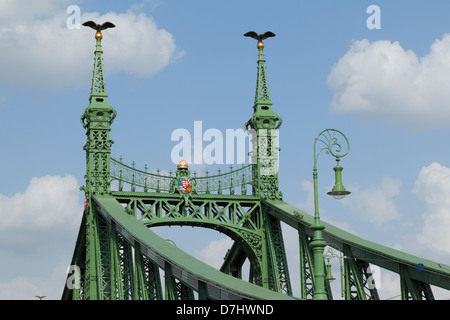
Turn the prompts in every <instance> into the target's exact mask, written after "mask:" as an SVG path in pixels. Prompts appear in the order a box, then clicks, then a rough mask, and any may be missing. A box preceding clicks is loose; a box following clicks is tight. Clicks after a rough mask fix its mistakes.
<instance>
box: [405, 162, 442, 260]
mask: <svg viewBox="0 0 450 320" xmlns="http://www.w3.org/2000/svg"><path fill="white" fill-rule="evenodd" d="M413 193H414V194H415V195H416V196H417V197H418V198H419V199H421V200H423V201H425V202H426V204H427V207H426V210H425V213H424V214H423V215H422V218H423V227H422V231H421V233H419V234H418V235H417V240H418V241H419V242H421V243H423V244H425V245H427V247H428V248H430V249H432V250H433V251H435V252H438V253H450V233H449V230H450V197H449V195H450V168H447V167H445V166H442V165H440V164H439V163H436V162H434V163H432V164H430V165H429V166H427V167H423V168H422V169H421V171H420V173H419V176H418V178H417V180H416V182H415V186H414V190H413Z"/></svg>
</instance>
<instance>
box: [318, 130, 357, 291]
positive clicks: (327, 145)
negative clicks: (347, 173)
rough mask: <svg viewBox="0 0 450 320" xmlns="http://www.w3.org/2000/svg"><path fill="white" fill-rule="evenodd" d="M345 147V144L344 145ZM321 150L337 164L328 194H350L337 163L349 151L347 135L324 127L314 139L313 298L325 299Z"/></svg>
mask: <svg viewBox="0 0 450 320" xmlns="http://www.w3.org/2000/svg"><path fill="white" fill-rule="evenodd" d="M338 137H341V138H344V141H345V142H346V148H345V149H343V148H342V145H341V144H340V142H339V140H338ZM317 142H321V143H323V144H324V146H323V147H322V148H321V149H320V150H318V149H317V146H316V144H317ZM344 147H345V146H344ZM322 151H325V153H327V154H331V155H332V156H334V157H335V158H336V162H337V165H336V166H335V167H334V168H333V169H334V171H335V184H334V187H333V189H332V190H331V191H330V192H328V194H329V195H331V196H333V197H335V198H336V199H342V198H343V197H345V196H346V195H348V194H350V192H349V191H347V190H345V188H344V186H343V185H342V169H343V168H342V167H341V166H340V165H339V161H340V159H341V158H343V157H344V156H346V155H347V154H348V153H349V151H350V144H349V143H348V140H347V137H346V136H345V135H344V134H343V133H342V132H340V131H338V130H336V129H326V130H323V131H321V132H320V133H319V134H318V135H317V137H316V139H315V140H314V168H313V182H314V223H313V225H312V226H311V229H312V230H314V237H313V241H311V244H310V245H311V248H312V251H313V255H314V280H315V281H314V296H313V299H314V300H327V298H328V297H327V294H326V292H325V268H324V255H323V252H324V248H325V246H326V245H327V243H326V242H325V240H323V237H322V230H323V229H325V226H324V225H322V223H321V222H320V215H319V196H318V187H317V160H318V158H319V155H320V154H321V152H322Z"/></svg>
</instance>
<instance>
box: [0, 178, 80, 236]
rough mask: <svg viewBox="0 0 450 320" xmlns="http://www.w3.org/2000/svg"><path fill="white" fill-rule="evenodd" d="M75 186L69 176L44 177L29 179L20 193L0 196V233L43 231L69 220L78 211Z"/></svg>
mask: <svg viewBox="0 0 450 320" xmlns="http://www.w3.org/2000/svg"><path fill="white" fill-rule="evenodd" d="M78 188H79V186H78V182H77V180H76V179H75V178H74V177H73V176H70V175H66V176H64V177H60V176H44V177H39V178H36V177H35V178H32V179H31V181H30V184H29V185H28V187H27V189H26V190H25V192H24V193H16V194H15V195H14V196H12V197H7V196H5V195H0V220H1V221H2V223H1V224H0V230H1V232H2V233H3V232H7V231H8V230H9V231H11V230H16V229H34V230H36V229H38V230H46V229H51V228H56V227H60V226H64V225H66V224H67V223H68V222H69V223H70V221H72V220H73V218H74V217H75V216H79V215H80V213H81V212H82V208H80V203H79V190H78ZM80 209H81V210H80Z"/></svg>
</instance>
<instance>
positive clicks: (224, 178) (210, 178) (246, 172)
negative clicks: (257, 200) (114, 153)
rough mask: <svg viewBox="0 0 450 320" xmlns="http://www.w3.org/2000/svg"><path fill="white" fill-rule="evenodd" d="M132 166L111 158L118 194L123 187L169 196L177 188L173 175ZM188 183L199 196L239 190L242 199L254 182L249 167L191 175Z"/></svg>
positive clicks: (230, 192) (112, 178)
mask: <svg viewBox="0 0 450 320" xmlns="http://www.w3.org/2000/svg"><path fill="white" fill-rule="evenodd" d="M134 166H135V164H134V162H133V163H132V165H131V166H129V165H126V164H124V163H123V162H122V159H121V160H116V159H114V158H111V181H117V182H118V191H124V184H128V185H129V186H130V191H133V190H134V191H136V187H139V188H142V191H143V192H151V191H153V192H162V193H165V192H167V193H169V192H172V191H173V186H174V184H175V185H176V187H177V188H178V180H177V178H176V175H175V173H172V171H170V172H169V173H168V174H166V175H164V174H161V171H160V170H159V169H158V170H156V173H153V172H147V169H145V171H142V170H138V169H136V168H135V167H134ZM190 182H191V184H192V186H193V190H195V191H196V192H197V193H199V194H210V193H218V194H221V193H222V192H224V191H225V192H227V193H229V194H237V192H236V190H239V189H240V193H241V195H246V194H247V186H249V185H250V186H253V184H254V179H253V173H252V165H251V164H249V165H246V166H242V167H241V168H239V169H235V170H232V167H230V171H229V172H226V173H221V172H220V169H219V171H218V174H215V175H209V172H208V171H206V176H197V173H195V172H194V174H193V177H191V178H190Z"/></svg>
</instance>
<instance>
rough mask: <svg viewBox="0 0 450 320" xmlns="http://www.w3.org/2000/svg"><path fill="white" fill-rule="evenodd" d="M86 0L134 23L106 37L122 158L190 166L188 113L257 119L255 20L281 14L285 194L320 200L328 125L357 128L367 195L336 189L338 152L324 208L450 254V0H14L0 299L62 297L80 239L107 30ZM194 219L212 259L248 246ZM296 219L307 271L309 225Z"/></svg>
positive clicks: (2, 61)
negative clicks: (91, 102)
mask: <svg viewBox="0 0 450 320" xmlns="http://www.w3.org/2000/svg"><path fill="white" fill-rule="evenodd" d="M70 5H76V6H78V7H79V8H80V11H81V22H84V21H86V20H95V21H98V22H102V21H106V20H109V21H112V22H113V23H115V24H116V26H117V27H116V28H115V29H111V30H106V31H105V32H104V40H103V49H104V52H105V53H104V66H105V70H106V74H107V77H106V86H107V91H108V94H109V98H108V101H109V103H110V105H111V106H113V107H114V108H115V109H116V110H117V112H118V116H117V118H116V120H115V122H114V124H113V127H112V132H111V138H112V139H113V140H114V141H115V144H114V145H113V151H112V154H113V157H115V158H118V157H120V156H123V157H124V160H125V161H127V162H129V163H131V161H135V162H136V165H137V166H138V167H140V168H143V167H144V165H145V164H147V165H148V166H149V168H150V169H151V170H154V169H156V168H160V169H164V170H174V168H175V164H173V163H172V161H171V150H172V148H173V147H174V146H175V145H176V142H174V141H171V134H172V132H173V131H174V130H176V129H179V128H185V129H187V130H189V131H191V132H193V126H194V121H202V126H203V130H204V131H206V130H207V129H209V128H212V129H219V130H220V131H221V132H223V133H225V131H226V129H238V128H243V126H244V123H245V122H246V121H247V120H248V119H249V118H250V117H251V115H252V106H253V98H254V90H255V77H256V60H257V50H256V47H255V46H256V42H255V41H254V40H253V39H249V38H246V37H243V34H244V33H245V32H247V31H250V30H255V31H256V32H258V33H262V32H264V31H266V30H270V31H273V32H274V33H275V34H276V35H277V36H276V37H275V38H271V39H268V40H266V41H265V44H266V46H265V49H264V54H265V58H266V60H267V62H266V67H267V72H268V77H269V88H270V94H271V98H272V102H273V103H274V106H273V108H274V111H275V112H276V113H277V114H278V115H280V116H281V117H282V118H283V120H284V122H283V125H282V127H281V128H280V147H281V152H280V171H279V178H280V188H281V191H282V192H283V194H284V200H285V201H287V202H289V203H290V204H292V205H295V206H297V207H299V208H301V209H303V210H305V211H307V212H312V211H313V208H312V190H311V189H312V167H313V154H312V153H313V141H314V138H315V137H316V135H317V134H318V133H319V132H320V131H321V130H323V129H325V128H335V129H339V130H341V131H342V132H344V133H345V134H346V136H347V137H348V139H349V141H350V145H351V151H350V153H349V155H348V156H346V157H345V158H344V159H342V161H341V165H342V166H343V167H344V171H343V182H344V185H345V186H346V187H347V189H349V190H350V191H352V194H351V196H349V197H348V198H346V199H344V200H342V201H340V202H336V201H335V200H333V199H331V198H329V197H328V196H326V191H329V189H330V188H331V186H332V184H333V171H332V167H333V166H334V161H333V159H332V158H331V157H329V158H327V157H326V156H323V155H322V156H321V158H320V159H319V164H318V171H319V188H320V209H321V217H322V218H323V219H324V220H326V221H328V222H331V223H333V224H335V225H337V226H338V227H341V228H343V229H345V230H347V231H350V232H352V233H354V234H356V235H358V236H361V237H363V238H365V239H368V240H371V241H374V242H377V243H380V244H383V245H387V246H390V247H394V248H397V249H400V250H403V251H405V252H408V253H411V254H414V255H417V256H420V257H423V258H426V259H431V260H435V261H437V262H441V263H444V264H447V265H448V264H450V255H449V254H450V245H449V244H450V236H449V234H450V233H449V232H448V230H449V229H450V209H448V208H450V206H449V205H450V200H449V199H450V198H449V197H448V196H447V195H448V194H450V153H449V152H448V137H449V136H450V105H449V102H448V101H450V99H448V98H450V96H449V95H450V94H449V92H450V90H449V89H450V23H449V22H448V11H449V9H450V4H448V1H433V2H426V1H423V0H420V1H419V0H417V1H400V0H398V1H395V2H393V1H297V2H293V1H290V2H287V1H277V2H274V1H245V2H244V1H226V2H225V1H126V2H125V1H92V0H85V1H76V0H64V1H56V0H42V1H39V2H38V1H26V0H15V1H12V0H0V21H1V22H0V25H1V28H0V52H1V54H0V66H1V70H2V72H1V74H0V114H1V117H0V119H1V120H0V121H1V128H2V130H1V131H0V143H1V149H2V150H3V152H2V154H1V159H2V166H1V168H0V176H1V177H2V179H0V217H1V218H2V221H4V222H3V223H2V224H1V226H0V230H1V232H0V260H1V261H6V263H3V268H2V274H1V276H0V299H34V298H35V295H46V296H47V297H48V298H49V299H59V298H60V294H61V292H62V289H63V285H64V281H65V280H64V273H65V271H66V269H67V267H68V265H69V264H70V259H71V256H72V252H73V248H74V246H75V239H76V235H77V232H78V227H79V223H80V219H81V213H82V205H83V201H82V194H81V192H79V190H78V188H79V186H81V185H83V184H84V181H83V179H84V178H83V177H84V172H85V157H84V152H83V149H82V147H83V145H84V142H85V132H84V130H83V128H82V126H81V124H80V121H79V119H80V116H81V114H82V112H83V111H84V108H85V107H86V106H87V104H88V98H89V90H90V85H91V76H92V63H93V51H94V45H95V41H94V38H93V32H92V30H90V29H88V28H81V29H69V28H68V27H67V24H66V21H67V19H68V18H69V16H70V14H69V13H67V12H66V9H67V8H68V7H69V6H70ZM370 5H378V6H379V8H380V17H381V20H380V24H381V29H372V30H371V29H369V28H368V27H367V24H366V21H367V19H368V18H369V17H370V16H371V14H368V13H367V12H366V10H367V8H368V7H369V6H370ZM206 144H207V143H204V146H205V145H206ZM226 167H228V166H226ZM197 168H198V169H199V170H205V169H206V168H207V167H206V166H202V165H200V166H198V167H197ZM179 229H180V228H162V229H159V230H158V232H159V233H160V234H161V236H163V237H166V238H170V239H172V240H173V241H175V242H176V243H177V245H179V246H180V247H182V248H183V249H185V250H186V251H189V252H190V253H192V254H193V255H194V256H196V257H198V258H200V259H203V260H205V261H208V262H210V263H212V264H217V263H220V259H221V258H217V257H216V256H214V255H213V254H212V253H214V252H224V251H223V250H226V249H227V246H229V245H230V242H229V240H228V239H226V238H224V236H223V235H221V234H215V233H214V232H212V231H208V230H206V231H202V232H196V233H194V232H193V231H192V230H188V229H192V228H183V229H182V230H179ZM174 231H179V232H174ZM195 231H198V230H195ZM285 231H286V234H285V240H286V247H287V250H288V252H289V253H290V255H291V257H293V260H294V261H292V262H290V263H291V265H292V268H291V270H293V271H292V273H293V275H292V278H293V279H294V281H295V279H296V273H297V271H296V270H297V269H298V268H296V264H297V265H298V262H295V254H297V255H298V251H296V241H297V240H296V239H297V238H296V237H297V236H296V234H295V232H294V231H293V230H289V228H285ZM186 239H189V241H187V240H186ZM381 280H382V283H381V285H382V288H381V289H382V290H381V291H382V292H381V294H382V296H383V297H385V298H390V297H395V296H397V295H398V294H399V291H398V290H399V289H398V288H399V287H398V286H399V285H398V279H396V278H395V276H394V275H392V274H390V273H388V272H387V271H382V274H381ZM294 286H296V284H295V283H294ZM335 289H336V290H338V289H339V287H336V288H335ZM436 295H437V297H438V298H449V294H448V293H445V292H440V291H437V293H436Z"/></svg>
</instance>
